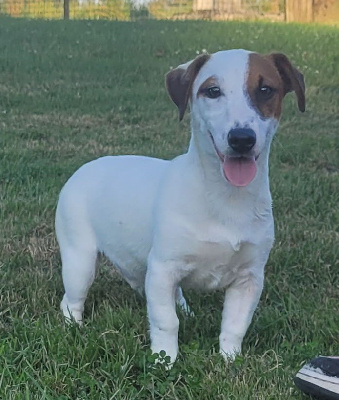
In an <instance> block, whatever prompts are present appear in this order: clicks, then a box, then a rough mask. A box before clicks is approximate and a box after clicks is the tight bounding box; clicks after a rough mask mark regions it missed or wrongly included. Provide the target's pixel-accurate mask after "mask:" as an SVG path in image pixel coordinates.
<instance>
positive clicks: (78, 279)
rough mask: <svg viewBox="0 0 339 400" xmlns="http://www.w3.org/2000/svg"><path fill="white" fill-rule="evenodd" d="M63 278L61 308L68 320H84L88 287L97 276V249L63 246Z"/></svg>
mask: <svg viewBox="0 0 339 400" xmlns="http://www.w3.org/2000/svg"><path fill="white" fill-rule="evenodd" d="M61 258H62V278H63V281H64V287H65V294H64V297H63V299H62V302H61V305H60V307H61V310H62V312H63V314H64V316H65V317H66V319H67V320H68V322H69V320H73V319H74V320H75V322H77V323H81V322H82V314H83V311H84V304H85V300H86V297H87V293H88V289H89V288H90V286H91V285H92V283H93V280H94V277H95V264H96V258H97V251H96V250H95V249H92V250H89V249H84V248H81V249H80V248H71V247H68V248H61Z"/></svg>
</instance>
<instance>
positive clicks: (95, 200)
mask: <svg viewBox="0 0 339 400" xmlns="http://www.w3.org/2000/svg"><path fill="white" fill-rule="evenodd" d="M265 80H267V81H269V83H270V84H271V85H273V86H274V89H275V91H274V92H273V95H272V97H271V98H268V99H266V100H265V99H264V100H265V101H266V103H265V104H263V103H262V101H263V99H262V97H260V96H261V95H260V93H261V92H259V89H260V85H261V84H262V82H265ZM166 84H167V88H168V92H169V94H170V96H171V98H172V100H173V101H174V103H175V104H176V105H177V107H178V110H179V116H180V119H181V118H182V117H183V115H184V113H185V109H186V106H187V103H190V107H191V132H192V136H191V140H190V145H189V149H188V151H187V153H186V154H183V155H181V156H179V157H176V158H175V159H173V160H171V161H164V160H160V159H154V158H148V157H142V156H115V157H103V158H100V159H98V160H96V161H92V162H90V163H88V164H86V165H84V166H82V167H81V168H80V169H79V170H78V171H77V172H76V173H75V174H74V175H73V176H72V177H71V178H70V179H69V181H68V182H67V183H66V185H65V186H64V188H63V189H62V192H61V194H60V199H59V203H58V207H57V213H56V232H57V237H58V241H59V244H60V250H61V258H62V266H63V267H62V274H63V281H64V286H65V295H64V298H63V300H62V303H61V308H62V310H63V313H64V315H65V317H67V318H71V317H73V318H74V319H75V320H76V321H77V322H81V321H82V314H83V309H84V302H85V299H86V296H87V292H88V289H89V287H90V286H91V284H92V282H93V279H94V275H95V261H96V258H97V254H98V252H104V253H105V254H106V255H107V256H108V257H109V259H110V260H111V261H112V262H113V264H114V265H115V267H116V268H117V270H119V271H120V273H121V274H122V276H123V277H124V278H125V279H126V281H127V282H128V283H129V284H130V285H131V286H132V288H134V289H136V290H137V291H139V292H143V291H144V290H145V292H146V298H147V310H148V318H149V323H150V335H151V346H152V350H153V352H160V351H161V350H165V351H166V353H167V355H169V356H170V357H171V361H172V362H174V360H175V359H176V357H177V353H178V327H179V321H178V318H177V315H176V307H175V303H176V302H178V303H179V304H180V305H181V306H182V307H183V308H185V309H186V310H188V306H187V304H186V302H185V299H184V298H183V296H182V292H181V288H180V287H181V286H182V287H184V288H185V287H187V288H197V289H202V290H215V289H223V290H225V302H224V309H223V313H222V323H221V333H220V352H221V353H222V354H223V355H224V356H225V357H229V356H234V355H235V354H236V353H238V352H239V351H240V349H241V343H242V339H243V337H244V335H245V333H246V330H247V328H248V326H249V324H250V322H251V319H252V316H253V313H254V310H255V308H256V306H257V304H258V301H259V297H260V294H261V291H262V288H263V277H264V267H265V264H266V261H267V258H268V256H269V252H270V250H271V247H272V244H273V240H274V224H273V217H272V207H271V195H270V190H269V179H268V157H269V149H270V143H271V140H272V138H273V135H274V133H275V131H276V129H277V126H278V119H279V116H280V112H281V101H282V98H283V97H284V95H285V94H286V93H287V92H289V91H295V92H296V95H297V98H298V104H299V108H300V110H301V111H303V110H304V108H305V97H304V91H305V87H304V81H303V78H302V75H301V73H300V72H299V71H298V70H297V69H296V68H295V67H293V66H292V64H291V63H290V61H289V60H288V59H287V57H286V56H284V55H281V54H273V55H269V56H261V55H259V54H256V53H251V52H248V51H244V50H229V51H221V52H218V53H215V54H212V55H210V56H207V55H204V56H200V57H198V58H197V59H196V60H194V61H191V62H188V63H186V64H184V65H181V66H179V67H178V68H177V69H175V70H172V71H170V72H169V73H168V75H167V78H166ZM209 85H218V87H219V89H220V91H221V94H222V95H221V96H220V97H218V98H209V97H208V96H207V95H206V91H208V86H209ZM199 90H200V91H199ZM258 96H259V97H260V102H257V100H256V99H257V98H259V97H258ZM256 102H257V103H256ZM237 127H245V128H250V129H251V130H253V131H254V132H255V134H256V143H255V146H254V147H253V149H252V150H251V154H252V155H253V157H255V160H256V161H255V162H256V166H257V172H256V175H255V177H254V179H253V180H252V181H251V182H250V183H249V184H248V185H246V186H245V187H236V186H233V185H232V184H231V183H230V182H229V181H228V180H227V179H225V176H224V174H223V169H222V160H223V157H228V156H230V155H231V156H232V155H234V151H233V150H232V149H231V147H230V145H229V143H228V133H229V132H230V130H232V129H235V128H237Z"/></svg>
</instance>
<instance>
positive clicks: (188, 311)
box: [175, 286, 194, 317]
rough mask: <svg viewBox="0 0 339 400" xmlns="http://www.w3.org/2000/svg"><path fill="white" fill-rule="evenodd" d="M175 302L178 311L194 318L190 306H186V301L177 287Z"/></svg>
mask: <svg viewBox="0 0 339 400" xmlns="http://www.w3.org/2000/svg"><path fill="white" fill-rule="evenodd" d="M175 301H176V303H177V305H178V306H179V307H180V309H181V310H182V311H183V312H184V313H185V315H186V316H188V317H194V312H193V311H192V310H191V308H190V306H189V305H188V304H187V301H186V299H185V297H184V295H183V293H182V289H181V287H180V286H178V288H177V290H176V292H175Z"/></svg>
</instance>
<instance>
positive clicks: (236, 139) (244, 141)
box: [227, 128, 257, 155]
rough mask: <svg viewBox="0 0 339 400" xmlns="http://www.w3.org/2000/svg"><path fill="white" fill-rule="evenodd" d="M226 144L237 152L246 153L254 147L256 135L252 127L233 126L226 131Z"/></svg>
mask: <svg viewBox="0 0 339 400" xmlns="http://www.w3.org/2000/svg"><path fill="white" fill-rule="evenodd" d="M227 140H228V144H229V146H230V147H231V148H232V150H234V151H235V152H236V153H238V154H242V155H243V154H246V153H248V152H249V151H250V150H252V148H253V147H254V145H255V143H256V141H257V137H256V134H255V132H254V130H253V129H249V128H235V129H231V130H230V131H229V132H228V136H227Z"/></svg>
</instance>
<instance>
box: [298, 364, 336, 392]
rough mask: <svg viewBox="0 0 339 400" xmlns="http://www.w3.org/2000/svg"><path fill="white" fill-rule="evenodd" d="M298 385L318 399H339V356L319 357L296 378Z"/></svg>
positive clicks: (302, 369) (303, 368) (307, 365)
mask: <svg viewBox="0 0 339 400" xmlns="http://www.w3.org/2000/svg"><path fill="white" fill-rule="evenodd" d="M294 383H295V384H296V386H297V387H298V388H299V389H300V390H301V391H302V392H304V393H307V394H309V395H311V396H312V397H314V398H316V399H322V400H339V357H323V356H320V357H317V358H314V359H313V360H312V361H311V362H310V363H308V364H306V365H304V366H303V367H302V368H301V370H300V371H299V372H298V373H297V375H296V377H295V378H294Z"/></svg>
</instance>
